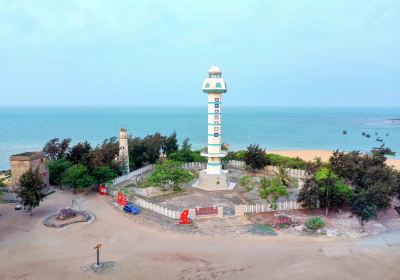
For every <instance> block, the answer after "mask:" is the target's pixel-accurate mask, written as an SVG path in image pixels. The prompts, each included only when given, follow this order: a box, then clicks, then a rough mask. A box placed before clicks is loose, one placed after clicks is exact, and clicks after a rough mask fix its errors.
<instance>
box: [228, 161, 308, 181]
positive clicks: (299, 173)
mask: <svg viewBox="0 0 400 280" xmlns="http://www.w3.org/2000/svg"><path fill="white" fill-rule="evenodd" d="M245 165H246V164H245V163H244V161H240V160H230V161H229V163H228V166H229V167H233V168H237V169H243V168H244V167H245ZM265 170H267V171H272V172H278V170H279V167H278V166H273V165H267V166H266V167H265ZM287 170H288V171H289V174H290V175H291V176H293V177H296V178H304V177H305V175H306V171H305V170H302V169H293V168H287Z"/></svg>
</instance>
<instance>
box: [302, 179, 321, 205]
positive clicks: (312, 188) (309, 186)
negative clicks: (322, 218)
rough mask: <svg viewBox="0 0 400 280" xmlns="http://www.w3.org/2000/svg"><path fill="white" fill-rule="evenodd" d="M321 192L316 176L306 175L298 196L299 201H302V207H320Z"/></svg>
mask: <svg viewBox="0 0 400 280" xmlns="http://www.w3.org/2000/svg"><path fill="white" fill-rule="evenodd" d="M319 194H320V190H319V186H318V184H317V182H316V180H315V178H314V176H311V177H306V178H305V179H304V185H303V187H302V188H301V190H300V192H299V195H298V197H297V201H298V202H300V203H301V206H302V207H307V208H309V209H313V208H318V207H319Z"/></svg>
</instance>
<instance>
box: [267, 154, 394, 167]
mask: <svg viewBox="0 0 400 280" xmlns="http://www.w3.org/2000/svg"><path fill="white" fill-rule="evenodd" d="M267 152H268V153H274V154H278V155H282V156H287V157H299V158H301V159H303V160H306V161H310V160H313V159H315V158H317V157H319V158H321V160H323V161H328V160H329V158H330V157H331V155H332V153H333V152H332V151H329V150H267ZM386 163H387V164H388V165H390V166H393V167H394V168H395V169H397V170H400V159H388V160H387V162H386Z"/></svg>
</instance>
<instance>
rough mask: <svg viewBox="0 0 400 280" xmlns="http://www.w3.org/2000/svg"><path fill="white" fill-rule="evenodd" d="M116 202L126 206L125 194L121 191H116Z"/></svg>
mask: <svg viewBox="0 0 400 280" xmlns="http://www.w3.org/2000/svg"><path fill="white" fill-rule="evenodd" d="M118 204H119V205H123V206H126V204H127V202H126V196H125V195H123V194H122V193H120V192H119V193H118Z"/></svg>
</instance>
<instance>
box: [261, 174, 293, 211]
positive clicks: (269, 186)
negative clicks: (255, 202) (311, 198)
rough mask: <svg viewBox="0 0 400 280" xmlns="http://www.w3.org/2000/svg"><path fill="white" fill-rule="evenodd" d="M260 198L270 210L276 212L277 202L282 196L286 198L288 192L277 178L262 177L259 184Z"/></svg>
mask: <svg viewBox="0 0 400 280" xmlns="http://www.w3.org/2000/svg"><path fill="white" fill-rule="evenodd" d="M259 194H260V197H261V198H263V199H266V200H267V201H268V203H269V204H270V205H271V208H272V209H274V210H276V209H277V208H278V205H277V203H276V202H277V201H278V199H279V198H280V197H282V196H288V195H289V191H288V190H287V187H286V186H285V185H283V184H282V182H281V181H280V180H279V178H277V177H275V176H274V177H271V178H267V177H262V178H260V183H259Z"/></svg>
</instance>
